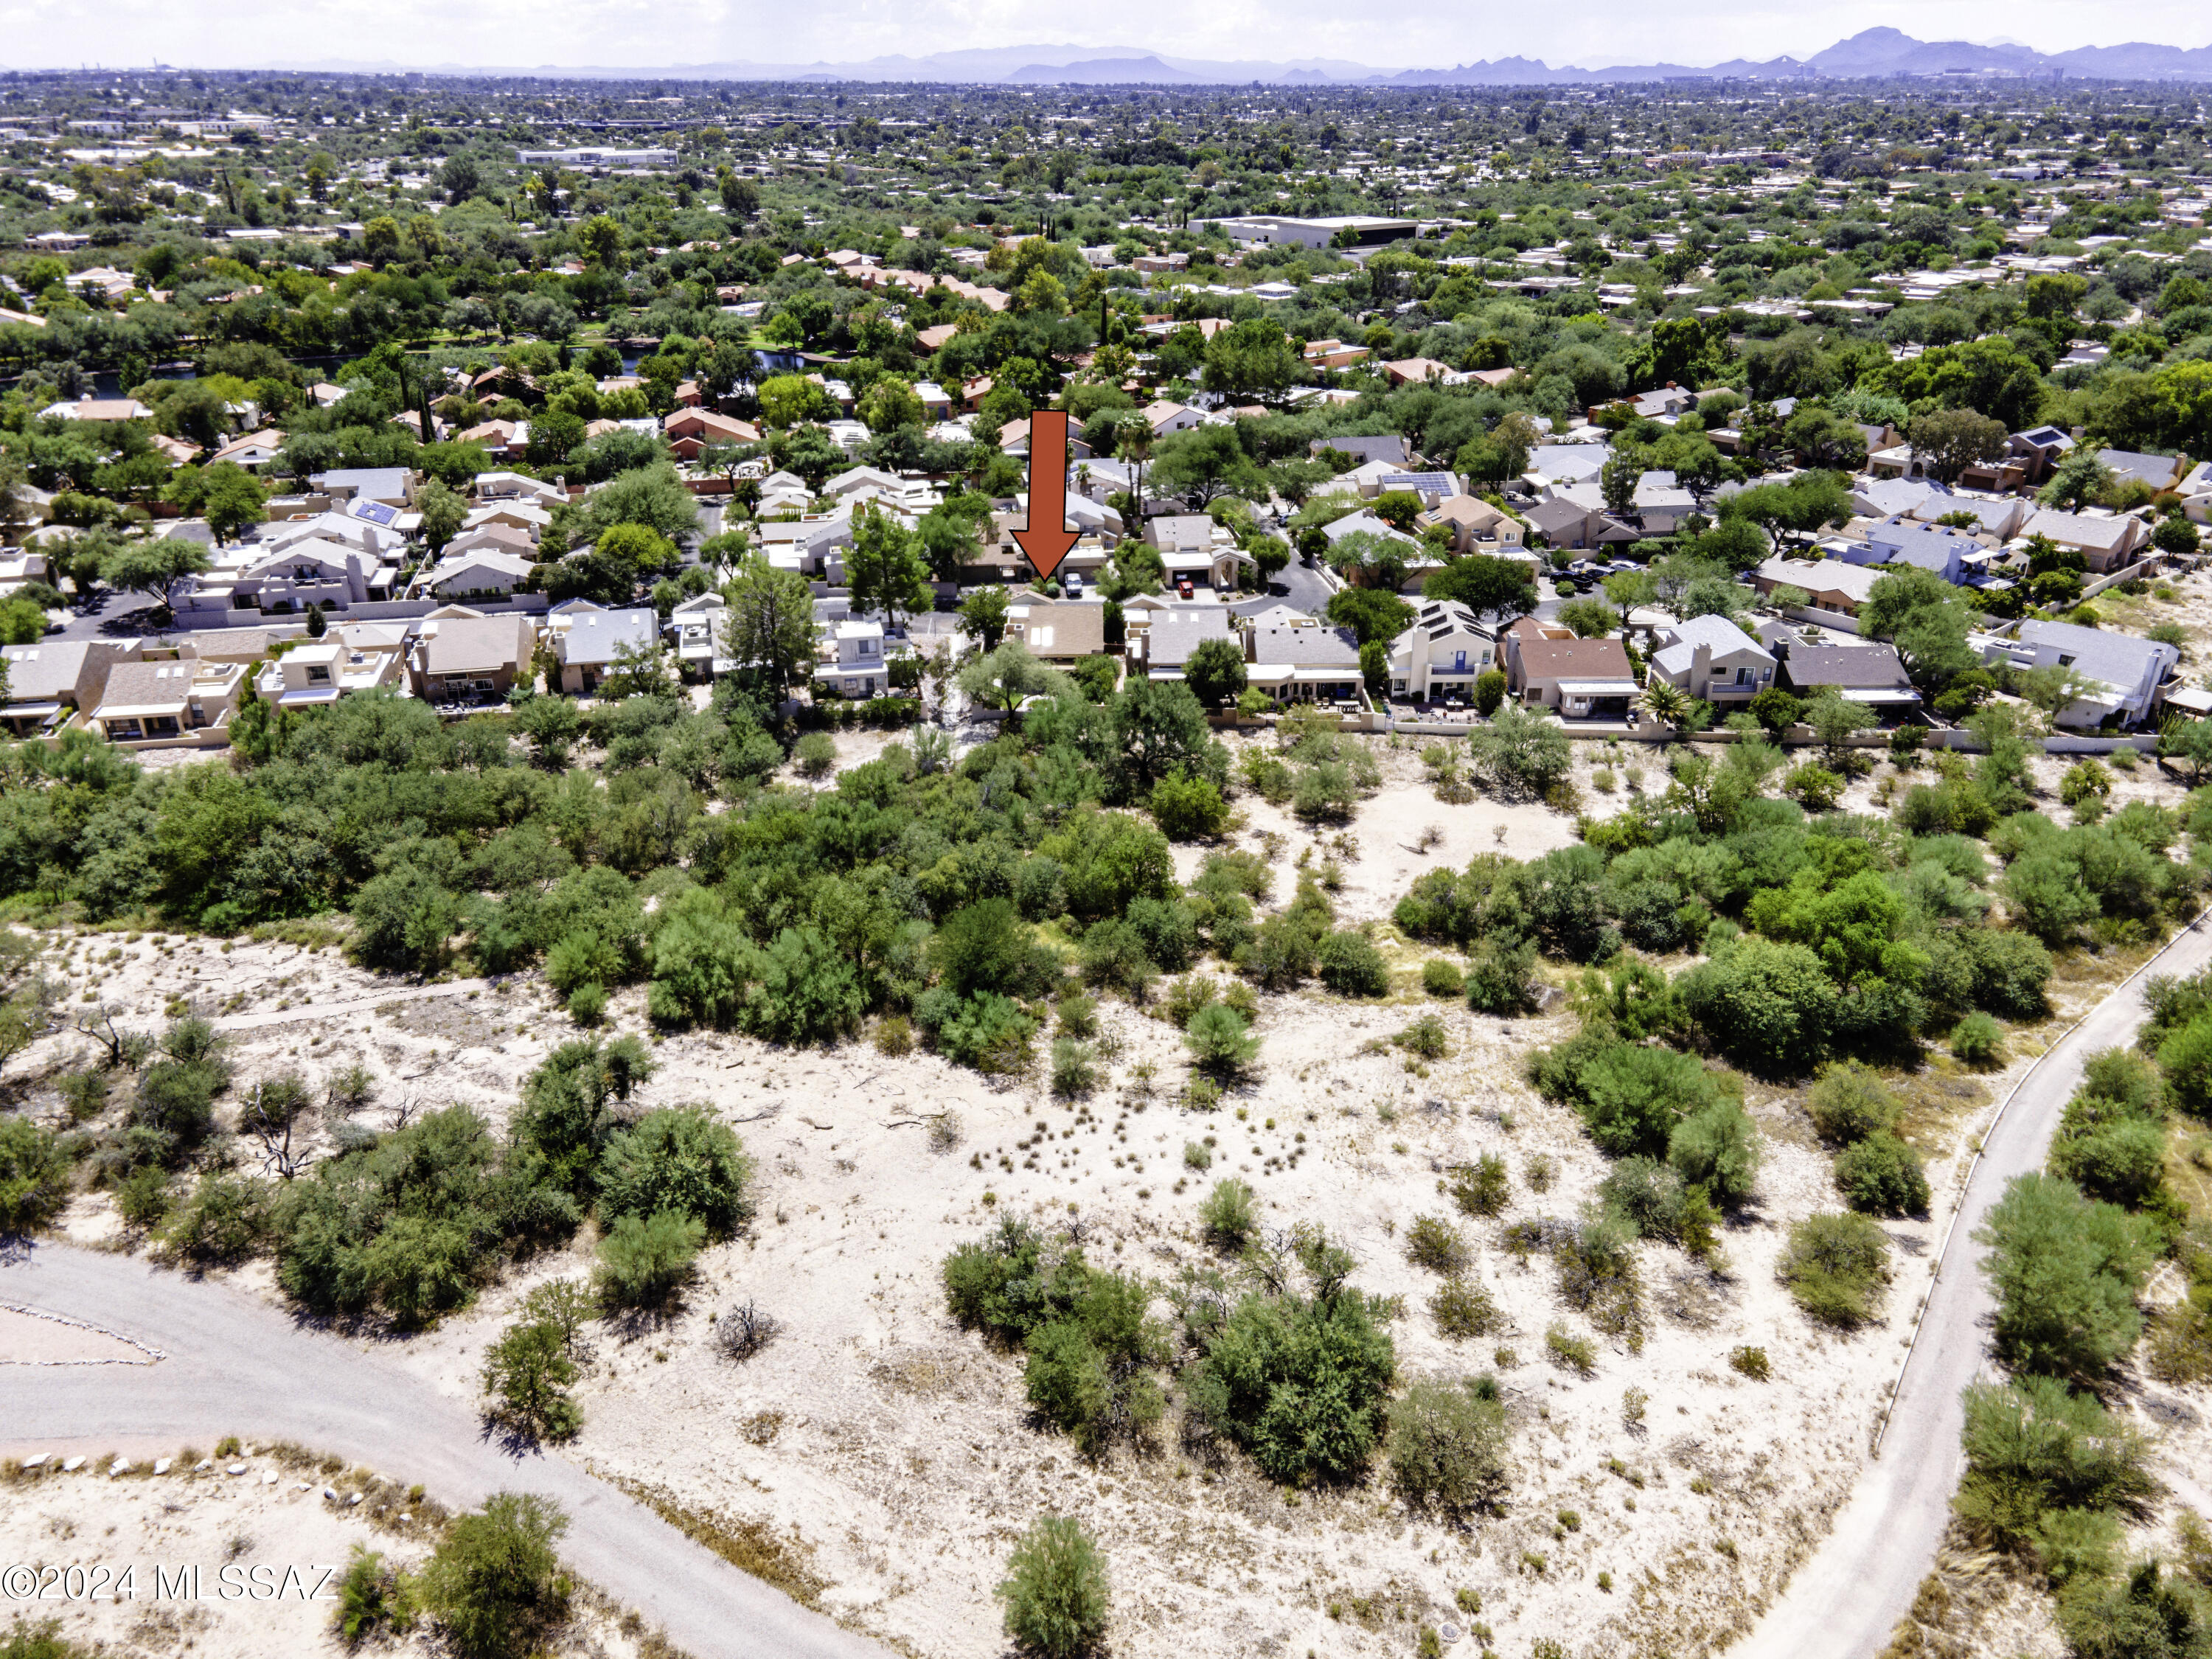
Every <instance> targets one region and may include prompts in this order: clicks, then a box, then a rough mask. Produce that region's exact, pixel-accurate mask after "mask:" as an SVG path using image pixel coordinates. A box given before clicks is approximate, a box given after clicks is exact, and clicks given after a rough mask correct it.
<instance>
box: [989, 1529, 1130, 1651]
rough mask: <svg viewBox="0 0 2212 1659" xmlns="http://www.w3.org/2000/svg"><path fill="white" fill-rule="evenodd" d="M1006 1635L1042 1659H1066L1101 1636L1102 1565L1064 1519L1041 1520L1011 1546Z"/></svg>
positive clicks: (1004, 1590)
mask: <svg viewBox="0 0 2212 1659" xmlns="http://www.w3.org/2000/svg"><path fill="white" fill-rule="evenodd" d="M997 1595H998V1597H999V1600H1000V1601H1002V1602H1004V1603H1005V1604H1006V1634H1007V1635H1008V1636H1010V1637H1012V1638H1013V1640H1014V1641H1015V1643H1016V1644H1018V1645H1019V1646H1021V1647H1023V1648H1024V1649H1026V1650H1029V1651H1030V1652H1032V1653H1035V1654H1037V1655H1040V1656H1042V1659H1071V1656H1073V1655H1075V1654H1079V1653H1082V1652H1084V1651H1085V1650H1087V1649H1089V1648H1091V1647H1094V1646H1095V1645H1097V1643H1098V1641H1099V1640H1100V1638H1103V1636H1104V1635H1105V1633H1106V1612H1107V1600H1106V1563H1105V1559H1104V1558H1103V1557H1102V1556H1101V1555H1100V1554H1099V1553H1098V1547H1097V1545H1096V1544H1094V1543H1093V1542H1092V1541H1091V1536H1090V1534H1087V1533H1086V1532H1085V1531H1084V1530H1083V1528H1081V1527H1080V1526H1079V1525H1077V1524H1076V1522H1073V1520H1071V1519H1069V1518H1068V1517H1067V1516H1059V1515H1042V1516H1038V1517H1037V1518H1036V1521H1035V1522H1032V1523H1031V1524H1030V1529H1029V1530H1028V1531H1027V1532H1026V1533H1024V1534H1023V1535H1022V1539H1021V1541H1020V1542H1019V1543H1018V1544H1016V1545H1015V1546H1014V1553H1013V1559H1012V1560H1011V1561H1009V1562H1008V1563H1007V1565H1006V1582H1005V1583H1001V1584H1000V1586H999V1587H998V1590H997Z"/></svg>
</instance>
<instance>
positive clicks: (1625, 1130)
mask: <svg viewBox="0 0 2212 1659" xmlns="http://www.w3.org/2000/svg"><path fill="white" fill-rule="evenodd" d="M1529 1076H1530V1080H1531V1081H1533V1082H1534V1084H1535V1085H1536V1088H1537V1091H1538V1092H1540V1093H1541V1094H1542V1095H1543V1096H1544V1097H1546V1098H1547V1099H1550V1100H1556V1101H1560V1102H1562V1103H1565V1104H1568V1105H1571V1106H1573V1107H1574V1108H1576V1109H1577V1110H1578V1111H1579V1112H1580V1113H1581V1114H1582V1119H1583V1127H1585V1128H1587V1129H1588V1130H1589V1136H1590V1139H1592V1140H1594V1141H1595V1142H1596V1143H1597V1144H1598V1146H1600V1147H1601V1148H1602V1149H1603V1150H1604V1151H1606V1152H1610V1153H1612V1154H1613V1156H1615V1157H1616V1158H1619V1157H1626V1155H1627V1154H1629V1153H1632V1152H1641V1153H1644V1155H1646V1156H1647V1157H1658V1156H1660V1155H1662V1154H1663V1153H1664V1152H1666V1150H1667V1146H1668V1137H1669V1136H1670V1135H1672V1134H1673V1133H1674V1127H1675V1125H1677V1124H1678V1123H1680V1122H1681V1121H1683V1120H1684V1119H1686V1118H1687V1117H1690V1116H1692V1115H1694V1114H1696V1113H1699V1112H1701V1111H1703V1110H1704V1109H1705V1108H1706V1107H1708V1106H1710V1105H1712V1104H1713V1103H1716V1102H1717V1100H1718V1099H1719V1098H1720V1095H1719V1090H1718V1087H1717V1085H1716V1083H1715V1082H1714V1079H1713V1077H1712V1075H1711V1073H1708V1072H1707V1071H1706V1070H1705V1067H1704V1066H1701V1065H1700V1064H1699V1062H1698V1061H1697V1060H1696V1059H1695V1058H1693V1057H1692V1056H1691V1055H1689V1054H1678V1053H1676V1052H1675V1051H1674V1050H1673V1049H1669V1048H1647V1047H1645V1046H1644V1044H1642V1043H1632V1042H1622V1041H1620V1039H1619V1038H1617V1037H1613V1036H1607V1035H1606V1034H1604V1033H1602V1032H1596V1031H1587V1030H1586V1031H1584V1032H1583V1034H1582V1035H1580V1036H1576V1037H1573V1038H1571V1039H1569V1040H1568V1041H1567V1042H1563V1043H1561V1044H1560V1045H1559V1047H1558V1048H1548V1049H1540V1050H1538V1051H1537V1052H1536V1053H1535V1054H1534V1055H1533V1056H1532V1058H1531V1060H1530V1063H1529Z"/></svg>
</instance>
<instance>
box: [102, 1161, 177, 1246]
mask: <svg viewBox="0 0 2212 1659" xmlns="http://www.w3.org/2000/svg"><path fill="white" fill-rule="evenodd" d="M108 1190H109V1192H110V1194H112V1196H113V1198H114V1200H115V1212H116V1214H118V1215H119V1216H121V1217H122V1218H123V1221H124V1225H125V1226H130V1227H137V1228H138V1229H140V1230H142V1231H144V1230H147V1229H150V1228H154V1227H158V1226H160V1225H161V1221H162V1219H163V1218H165V1217H166V1216H167V1214H168V1213H169V1205H170V1201H171V1193H170V1190H169V1176H168V1173H167V1171H166V1170H161V1169H160V1168H159V1167H157V1166H156V1165H154V1164H140V1165H139V1166H138V1168H137V1169H135V1170H131V1172H130V1173H129V1174H128V1175H125V1176H122V1177H121V1178H120V1179H118V1180H117V1181H116V1182H113V1183H112V1185H111V1186H110V1187H109V1188H108Z"/></svg>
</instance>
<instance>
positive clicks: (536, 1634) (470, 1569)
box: [419, 1492, 574, 1659]
mask: <svg viewBox="0 0 2212 1659" xmlns="http://www.w3.org/2000/svg"><path fill="white" fill-rule="evenodd" d="M567 1530H568V1516H565V1515H563V1514H562V1511H561V1508H560V1506H559V1505H558V1504H555V1503H554V1502H553V1501H552V1500H551V1499H550V1498H541V1497H539V1496H538V1494H537V1493H535V1492H497V1493H495V1494H494V1495H493V1496H492V1497H490V1498H486V1499H485V1500H484V1505H483V1509H482V1510H479V1511H477V1512H476V1513H473V1514H469V1515H462V1516H455V1517H454V1518H453V1521H451V1522H448V1523H447V1528H446V1532H445V1535H444V1536H443V1537H442V1538H441V1539H440V1540H439V1541H438V1547H437V1548H436V1550H435V1551H434V1552H433V1553H431V1556H430V1559H429V1560H428V1562H426V1563H425V1564H424V1565H423V1568H422V1577H421V1579H420V1581H419V1583H420V1588H421V1592H422V1606H423V1608H424V1610H425V1611H426V1612H428V1613H429V1615H430V1616H431V1617H432V1618H433V1619H435V1620H437V1622H438V1624H439V1626H441V1628H442V1630H443V1631H444V1633H445V1636H446V1639H447V1642H448V1643H449V1644H451V1645H452V1646H453V1650H454V1651H455V1652H456V1653H458V1654H459V1655H461V1656H462V1659H518V1656H520V1655H524V1654H528V1653H533V1652H536V1651H537V1650H538V1649H539V1648H541V1647H542V1646H543V1645H544V1644H545V1642H546V1641H547V1640H548V1638H550V1637H551V1636H552V1635H553V1634H554V1632H556V1631H558V1630H559V1629H560V1628H561V1627H562V1626H563V1625H565V1624H566V1623H567V1622H568V1599H569V1597H570V1595H572V1594H573V1593H574V1586H573V1585H572V1584H571V1583H569V1580H568V1575H567V1574H566V1573H565V1572H563V1571H562V1570H561V1563H560V1559H559V1558H558V1557H557V1556H556V1555H555V1553H554V1546H555V1544H556V1543H557V1542H558V1541H560V1538H561V1535H562V1534H563V1533H565V1532H566V1531H567Z"/></svg>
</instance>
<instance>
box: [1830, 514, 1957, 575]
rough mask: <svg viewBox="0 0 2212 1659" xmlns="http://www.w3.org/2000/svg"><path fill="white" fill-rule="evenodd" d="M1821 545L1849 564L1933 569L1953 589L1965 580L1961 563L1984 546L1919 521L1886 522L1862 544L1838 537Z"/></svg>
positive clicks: (1868, 530)
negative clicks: (1895, 565) (1893, 565)
mask: <svg viewBox="0 0 2212 1659" xmlns="http://www.w3.org/2000/svg"><path fill="white" fill-rule="evenodd" d="M1821 545H1822V547H1823V548H1824V549H1826V550H1828V551H1830V552H1832V553H1834V554H1835V555H1836V556H1838V558H1841V559H1842V560H1843V561H1844V562H1845V563H1847V564H1869V565H1871V564H1903V565H1911V566H1912V567H1913V568H1916V569H1919V570H1932V571H1934V572H1935V573H1936V574H1937V575H1939V576H1941V577H1942V579H1943V580H1945V581H1947V582H1949V583H1951V584H1952V585H1953V586H1957V585H1958V583H1960V581H1962V580H1965V577H1966V566H1965V565H1964V564H1963V563H1962V562H1961V561H1962V560H1963V559H1964V558H1965V557H1966V555H1967V554H1969V553H1979V552H1981V551H1982V550H1983V548H1982V544H1981V543H1979V542H1978V541H1976V540H1975V539H1974V538H1972V536H1970V535H1968V534H1967V533H1966V532H1965V531H1963V530H1954V529H1952V528H1951V527H1950V526H1948V525H1930V524H1922V523H1921V522H1919V520H1916V519H1883V520H1881V521H1880V522H1878V523H1875V524H1871V525H1869V526H1867V527H1866V538H1865V539H1864V540H1863V541H1851V540H1849V539H1846V538H1835V539H1833V540H1831V541H1827V542H1823V543H1822V544H1821Z"/></svg>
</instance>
